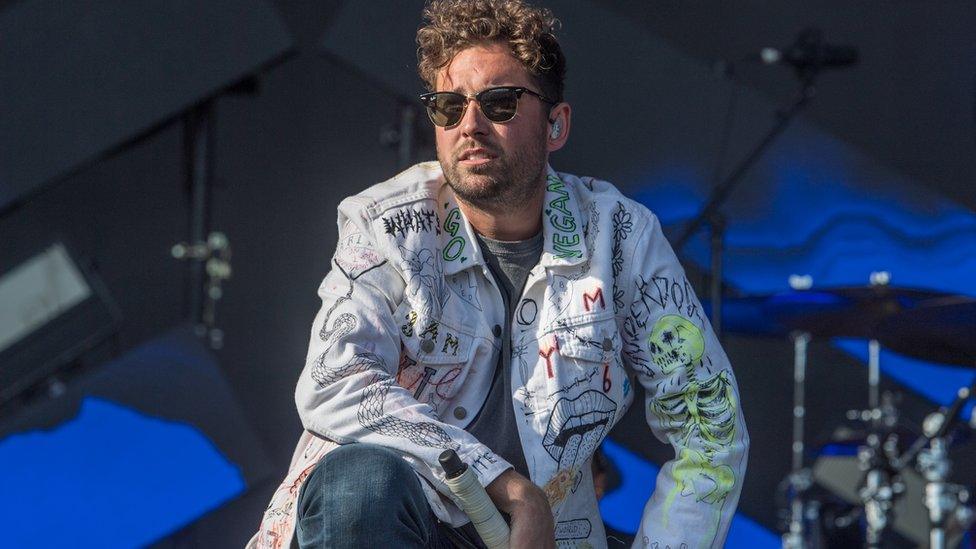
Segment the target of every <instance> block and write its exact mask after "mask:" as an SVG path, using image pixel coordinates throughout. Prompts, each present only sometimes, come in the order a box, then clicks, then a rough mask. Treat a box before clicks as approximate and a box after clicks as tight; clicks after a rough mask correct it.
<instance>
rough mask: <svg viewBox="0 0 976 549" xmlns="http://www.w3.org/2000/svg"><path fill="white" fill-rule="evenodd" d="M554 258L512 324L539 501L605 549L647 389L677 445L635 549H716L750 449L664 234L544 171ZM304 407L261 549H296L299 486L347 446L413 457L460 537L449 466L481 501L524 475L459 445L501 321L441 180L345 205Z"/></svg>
mask: <svg viewBox="0 0 976 549" xmlns="http://www.w3.org/2000/svg"><path fill="white" fill-rule="evenodd" d="M542 217H543V238H544V247H543V252H542V257H541V259H540V261H539V264H538V265H536V266H535V267H534V268H533V269H532V270H531V272H530V273H529V277H528V280H527V281H526V284H525V289H524V291H523V294H522V296H521V298H520V299H519V300H518V301H517V302H516V303H513V304H512V315H513V317H512V319H511V323H512V342H511V349H512V356H511V363H512V369H511V375H512V383H511V386H512V388H513V392H514V393H513V395H512V401H513V406H514V407H515V412H516V417H517V418H518V419H517V426H518V435H519V437H520V438H521V443H522V448H523V449H524V452H525V459H526V462H527V464H528V466H529V473H530V476H531V479H532V481H533V482H535V483H536V484H537V485H539V486H541V487H542V488H543V490H544V491H545V493H546V495H547V496H548V498H549V503H550V505H551V506H552V512H553V516H554V518H555V523H556V532H555V533H556V539H557V541H558V542H559V544H560V546H563V545H571V546H576V545H580V546H586V544H589V545H590V546H592V547H602V546H605V544H606V536H605V533H604V528H603V523H602V521H601V520H600V512H599V508H598V506H597V500H596V496H595V494H594V490H593V479H592V475H591V469H590V460H591V457H592V455H593V452H594V451H595V450H596V449H597V447H598V445H599V444H600V442H601V441H602V440H603V439H604V437H606V435H607V433H608V432H609V431H610V429H611V428H612V427H613V426H614V424H616V422H617V421H619V420H620V418H621V417H622V416H623V414H624V412H625V411H626V410H627V409H628V408H629V407H630V405H631V403H632V402H633V400H634V384H635V383H640V384H641V386H642V387H643V389H644V394H645V398H644V402H643V406H644V408H645V410H644V411H645V414H646V418H647V424H648V425H649V426H650V431H651V432H653V434H654V435H655V436H656V437H657V438H658V439H659V440H661V441H663V442H667V443H670V444H671V445H672V446H673V447H674V450H675V457H674V458H673V459H672V460H671V461H668V462H667V463H665V464H664V466H663V467H662V468H661V471H660V474H659V475H658V478H657V481H656V487H655V489H654V492H653V495H652V496H651V498H650V500H649V501H648V502H647V505H646V506H645V507H644V512H643V517H642V519H641V524H640V529H639V531H638V532H637V537H636V540H635V545H637V546H647V545H651V544H654V543H657V544H658V546H659V547H666V546H670V547H675V548H676V547H682V546H685V545H686V546H687V547H688V548H695V547H721V546H722V544H723V543H724V539H725V535H726V532H727V530H728V527H729V523H730V521H731V518H732V515H733V514H734V512H735V508H736V505H737V502H738V498H739V493H740V491H741V488H742V481H743V477H744V475H745V469H746V455H747V448H748V444H749V438H748V435H747V433H746V427H745V420H744V418H743V416H742V408H741V406H740V403H739V391H738V388H737V386H736V381H735V377H734V376H733V373H732V368H731V366H730V364H729V360H728V358H727V357H726V355H725V352H724V351H723V350H722V348H721V346H720V344H719V342H718V340H717V338H716V337H715V334H714V333H713V331H712V328H711V326H710V324H709V322H708V320H707V319H706V317H705V314H704V312H703V311H702V307H701V304H700V302H699V300H698V298H697V297H696V295H695V293H694V291H693V290H692V288H691V284H689V282H688V280H687V279H686V277H685V274H684V271H683V269H682V268H681V265H680V264H679V263H678V260H677V258H676V257H675V255H674V252H673V251H672V249H671V246H670V245H669V244H668V242H667V240H666V239H665V237H664V234H663V233H662V231H661V226H660V223H659V222H658V219H657V217H656V216H655V215H654V214H653V213H651V212H650V211H649V210H648V209H647V208H646V207H644V206H642V205H641V204H639V203H637V202H635V201H633V200H630V199H628V198H626V197H625V196H623V195H622V194H621V193H620V192H619V191H618V190H617V189H616V188H615V187H614V186H613V185H611V184H609V183H607V182H604V181H599V180H595V179H592V178H581V177H576V176H573V175H570V174H564V173H557V172H555V171H553V170H552V168H549V171H548V177H547V180H546V190H545V202H544V205H543V211H542ZM338 224H339V242H338V244H337V247H336V252H335V256H334V257H333V259H332V268H331V270H330V271H329V273H328V274H327V275H326V277H325V279H324V280H323V282H322V284H321V286H320V287H319V292H318V293H319V296H320V297H321V298H322V308H321V310H320V311H319V313H318V315H317V316H316V318H315V321H314V323H313V326H312V333H311V343H310V345H309V350H308V356H307V359H306V363H305V368H304V370H303V371H302V373H301V377H300V378H299V381H298V387H297V390H296V392H295V400H296V403H297V405H298V412H299V416H300V417H301V420H302V424H303V426H304V429H305V431H304V433H303V435H302V437H301V439H300V440H299V443H298V447H297V448H296V449H295V453H294V456H293V458H292V463H291V466H290V468H289V471H288V473H287V475H286V477H285V479H284V482H282V484H281V485H280V487H279V488H278V490H277V491H276V492H275V494H274V496H273V497H272V500H271V503H270V505H269V506H268V508H267V510H266V511H265V514H264V518H263V520H262V523H261V527H260V530H259V532H258V533H257V534H256V535H255V536H254V538H253V539H252V540H251V542H250V543H249V546H254V547H269V548H278V547H288V546H289V544H290V543H291V538H292V535H293V531H294V523H295V516H296V512H295V503H296V499H297V496H298V491H299V489H300V488H301V484H302V482H303V481H304V480H305V478H306V477H307V476H308V474H309V473H310V472H311V470H312V468H313V467H314V466H315V465H316V463H317V462H318V460H319V459H320V458H321V457H322V456H324V455H325V454H327V453H328V452H329V451H330V450H332V449H334V448H335V447H336V446H337V445H340V444H349V443H354V442H359V441H362V442H372V443H376V444H381V445H384V446H386V447H389V448H392V449H394V450H396V451H397V452H399V453H401V454H402V456H403V459H404V460H406V461H407V462H408V463H410V464H411V465H412V466H413V468H414V469H415V470H416V472H417V474H418V475H419V476H420V477H421V478H422V479H423V481H422V482H421V484H422V485H423V486H424V489H425V491H426V493H427V496H428V501H429V502H430V505H431V507H432V509H433V510H434V513H435V514H436V515H437V516H438V517H439V518H440V519H441V520H443V521H446V522H449V523H451V524H453V525H456V526H457V525H461V524H463V523H464V522H467V518H466V517H465V516H464V514H463V513H462V512H461V511H460V510H459V509H458V508H457V506H456V505H455V502H454V501H453V500H452V496H451V495H450V494H449V493H448V490H447V488H446V486H445V484H444V477H443V472H442V471H441V470H440V467H439V466H438V465H437V457H438V455H439V454H440V453H441V452H442V451H444V450H445V449H448V448H450V449H454V450H456V451H457V453H458V454H459V455H460V457H461V459H462V460H463V461H465V462H466V463H467V464H468V465H469V466H470V467H471V468H472V470H473V471H474V472H475V474H476V475H477V477H478V480H479V481H480V482H481V483H482V484H483V485H487V484H488V483H490V482H491V481H492V480H494V479H495V477H497V476H498V475H499V474H501V473H502V472H503V471H505V470H506V469H508V468H510V467H511V465H510V464H509V463H507V462H506V461H505V460H504V459H502V458H501V457H500V456H498V455H496V454H495V453H494V452H492V450H491V449H490V448H488V447H486V446H485V445H484V444H482V443H480V442H479V441H478V440H476V439H475V438H474V437H473V436H471V435H470V434H469V433H468V432H467V431H465V427H466V426H467V425H468V423H469V422H470V421H471V420H472V419H473V418H474V417H475V416H476V415H477V413H478V411H479V410H480V409H481V406H482V404H483V402H484V401H485V397H486V395H487V392H488V388H489V386H490V384H491V378H492V372H493V370H494V368H495V365H496V364H497V362H498V353H500V352H501V350H502V345H501V344H500V341H499V340H498V338H497V337H496V335H495V334H494V333H493V330H492V328H493V327H494V326H495V325H496V324H502V323H503V318H502V317H503V315H504V314H505V307H504V303H503V301H502V298H501V295H500V293H499V291H498V289H497V288H496V287H495V286H494V283H493V279H492V277H491V274H490V272H489V270H488V268H487V265H486V263H485V260H484V258H483V257H482V254H481V251H480V249H479V247H478V244H477V240H476V239H475V233H474V230H473V229H472V227H471V225H470V224H469V223H468V221H467V220H466V219H465V217H464V214H463V213H462V212H461V210H460V209H459V208H458V205H457V201H456V199H455V198H454V195H453V192H452V190H451V188H450V186H448V185H447V184H446V183H445V181H444V178H443V176H442V174H441V170H440V166H439V164H438V163H436V162H428V163H423V164H418V165H416V166H414V167H412V168H410V169H408V170H406V171H405V172H403V173H401V174H399V175H397V176H396V177H394V178H393V179H390V180H389V181H386V182H383V183H380V184H378V185H374V186H373V187H370V188H368V189H366V190H365V191H363V192H361V193H359V194H357V195H355V196H352V197H349V198H347V199H345V200H343V201H342V203H341V204H340V205H339V215H338Z"/></svg>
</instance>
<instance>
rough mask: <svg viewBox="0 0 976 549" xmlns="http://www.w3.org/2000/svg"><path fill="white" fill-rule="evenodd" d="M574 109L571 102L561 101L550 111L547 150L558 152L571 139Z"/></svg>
mask: <svg viewBox="0 0 976 549" xmlns="http://www.w3.org/2000/svg"><path fill="white" fill-rule="evenodd" d="M572 114H573V110H572V109H571V108H570V106H569V103H566V102H563V103H559V104H558V105H556V106H555V107H553V108H552V110H550V111H549V135H548V136H547V137H548V140H547V142H546V150H547V151H549V152H556V151H558V150H559V149H561V148H563V145H565V144H566V140H567V139H569V128H570V118H571V115H572Z"/></svg>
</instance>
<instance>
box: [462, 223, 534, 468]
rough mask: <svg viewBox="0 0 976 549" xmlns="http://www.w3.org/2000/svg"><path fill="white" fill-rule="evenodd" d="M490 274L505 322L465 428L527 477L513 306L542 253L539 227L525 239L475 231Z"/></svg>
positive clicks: (520, 295)
mask: <svg viewBox="0 0 976 549" xmlns="http://www.w3.org/2000/svg"><path fill="white" fill-rule="evenodd" d="M476 236H477V238H478V244H479V245H480V246H481V252H482V254H483V255H484V256H485V262H486V263H487V264H488V268H489V270H490V271H491V274H492V275H494V277H495V280H496V281H497V282H498V286H499V288H498V289H499V292H500V293H501V296H502V300H503V301H504V302H505V322H504V325H503V326H501V329H502V330H501V331H502V333H501V338H500V339H501V342H502V350H501V353H500V354H499V356H498V363H497V364H496V366H495V373H494V376H493V378H492V382H491V388H490V389H489V390H488V396H487V398H485V404H484V406H482V407H481V410H480V411H479V412H478V414H477V415H476V416H475V418H474V419H473V420H472V421H471V424H470V425H468V432H469V433H471V434H472V435H474V437H475V438H477V439H478V440H479V441H480V442H481V443H482V444H484V445H486V446H488V447H489V448H491V449H492V451H494V452H495V453H496V454H498V455H500V456H502V457H503V458H505V459H506V460H507V461H508V462H509V463H511V464H512V466H514V467H515V471H517V472H518V473H519V474H521V475H523V476H525V477H526V478H528V476H529V467H528V465H527V464H526V461H525V453H524V452H523V451H522V442H521V440H520V438H519V434H518V427H517V426H516V424H515V410H514V409H513V407H512V406H513V405H512V360H511V358H512V345H511V341H512V308H513V306H514V305H515V304H517V303H518V300H519V298H521V297H522V290H523V289H525V281H526V279H527V278H528V276H529V271H531V270H532V267H535V265H536V264H537V263H538V262H539V258H540V257H541V256H542V231H539V233H538V234H536V235H535V236H533V237H531V238H528V239H526V240H518V241H514V242H504V241H501V240H492V239H490V238H485V237H484V236H481V235H476Z"/></svg>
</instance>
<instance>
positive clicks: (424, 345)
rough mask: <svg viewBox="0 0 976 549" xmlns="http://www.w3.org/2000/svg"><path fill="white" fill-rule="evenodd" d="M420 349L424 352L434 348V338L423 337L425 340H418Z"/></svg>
mask: <svg viewBox="0 0 976 549" xmlns="http://www.w3.org/2000/svg"><path fill="white" fill-rule="evenodd" d="M420 350H421V351H423V352H425V353H430V352H432V351H433V350H434V340H433V339H425V340H423V341H421V342H420Z"/></svg>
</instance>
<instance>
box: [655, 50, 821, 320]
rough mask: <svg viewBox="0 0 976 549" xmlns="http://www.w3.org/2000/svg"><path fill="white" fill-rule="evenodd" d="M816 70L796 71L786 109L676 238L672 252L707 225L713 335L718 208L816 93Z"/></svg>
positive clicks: (720, 243) (721, 240)
mask: <svg viewBox="0 0 976 549" xmlns="http://www.w3.org/2000/svg"><path fill="white" fill-rule="evenodd" d="M818 72H819V71H818V67H810V68H808V69H807V70H803V71H798V72H797V74H798V76H799V77H800V81H801V89H800V93H799V94H798V95H797V97H796V98H795V99H794V100H793V102H792V103H791V104H790V105H789V106H788V107H787V108H785V109H782V110H779V111H777V113H776V123H775V124H773V127H772V128H770V130H769V132H768V133H767V134H766V136H765V137H763V138H762V139H761V140H760V141H759V142H758V143H757V144H756V146H755V147H753V149H752V150H751V151H750V152H749V153H748V154H747V155H746V156H745V157H744V158H743V159H742V160H741V161H740V162H739V163H738V164H737V165H736V166H735V168H733V170H732V171H731V172H730V173H729V175H728V176H726V177H725V179H723V180H722V181H721V182H719V183H718V184H717V185H715V187H714V188H712V192H711V194H710V195H709V196H708V200H707V201H706V202H705V206H704V207H703V208H702V211H701V213H699V214H698V215H697V216H696V217H695V218H694V219H692V220H691V222H690V223H689V224H688V225H687V226H686V227H685V230H684V231H683V232H682V233H681V236H679V237H678V239H677V240H676V241H675V245H674V250H675V253H680V252H681V249H682V248H683V247H684V246H685V244H687V243H688V240H689V239H690V238H691V237H692V236H694V235H695V233H697V232H698V230H699V229H700V228H701V227H702V226H703V225H708V226H709V228H710V231H711V238H710V240H711V264H712V274H711V284H710V291H709V293H710V296H709V297H710V300H711V304H712V327H713V329H714V330H715V335H716V336H721V334H722V259H723V254H724V251H725V219H724V216H722V213H721V212H720V211H719V209H720V208H721V207H722V205H723V204H725V202H726V200H728V198H729V196H730V195H731V194H732V191H733V190H735V187H736V186H737V185H738V184H739V183H740V182H741V181H742V177H743V176H744V175H745V174H746V172H748V171H749V168H751V167H752V166H753V165H754V164H755V163H756V162H757V161H758V160H759V159H760V158H761V157H762V156H763V154H764V153H765V152H766V150H767V149H768V148H769V146H770V145H772V144H773V142H774V141H776V138H778V137H779V136H780V134H782V133H783V131H784V130H785V129H786V128H787V126H789V124H790V122H791V121H792V120H793V118H795V117H796V115H797V114H799V112H800V111H802V110H803V108H804V107H806V106H807V104H808V103H809V102H810V100H811V99H813V96H814V95H815V94H816V86H815V85H814V80H815V79H816V76H817V74H818Z"/></svg>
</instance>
